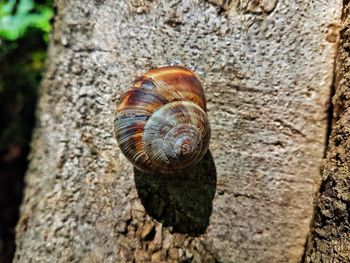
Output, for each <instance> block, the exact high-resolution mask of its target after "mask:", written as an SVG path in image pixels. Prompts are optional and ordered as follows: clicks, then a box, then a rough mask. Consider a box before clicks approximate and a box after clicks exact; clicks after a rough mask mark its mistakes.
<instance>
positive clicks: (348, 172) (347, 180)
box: [305, 1, 350, 263]
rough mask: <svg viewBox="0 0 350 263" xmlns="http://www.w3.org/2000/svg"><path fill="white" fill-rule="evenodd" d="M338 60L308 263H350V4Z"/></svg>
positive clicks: (345, 5) (345, 17)
mask: <svg viewBox="0 0 350 263" xmlns="http://www.w3.org/2000/svg"><path fill="white" fill-rule="evenodd" d="M342 20H343V21H342V24H341V25H342V26H341V31H340V32H341V35H340V36H341V38H340V43H339V50H338V55H337V60H336V78H335V89H336V90H335V96H334V98H333V105H334V113H333V125H332V133H331V136H330V141H329V146H328V150H327V157H326V159H325V160H324V162H323V164H322V171H321V179H320V185H321V187H320V189H319V192H318V194H317V197H316V199H315V214H314V219H313V221H312V225H311V231H310V235H309V238H308V244H307V250H306V254H305V255H306V256H305V262H334V263H338V262H339V263H340V262H349V260H350V192H349V189H350V155H349V153H350V90H349V86H350V61H349V57H350V49H349V47H350V4H349V3H348V1H346V2H345V3H344V9H343V19H342Z"/></svg>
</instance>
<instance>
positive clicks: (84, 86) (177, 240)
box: [15, 0, 341, 263]
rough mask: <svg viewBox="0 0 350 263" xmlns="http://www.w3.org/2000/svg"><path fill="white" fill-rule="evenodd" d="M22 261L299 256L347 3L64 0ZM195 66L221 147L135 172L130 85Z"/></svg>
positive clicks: (42, 108)
mask: <svg viewBox="0 0 350 263" xmlns="http://www.w3.org/2000/svg"><path fill="white" fill-rule="evenodd" d="M56 5H57V14H56V17H55V23H54V32H53V35H52V41H51V47H50V51H49V53H50V54H49V57H50V59H49V67H48V70H47V74H46V78H45V80H44V82H43V84H42V90H41V98H40V102H39V105H38V123H37V129H36V132H35V135H34V137H33V143H32V149H33V150H32V154H31V157H30V158H31V165H30V168H29V171H28V173H27V177H26V183H27V188H26V192H25V198H24V200H23V205H22V209H21V219H20V222H19V223H18V226H17V252H16V258H15V262H132V261H133V260H135V261H136V262H150V261H153V262H159V261H165V262H179V261H186V262H189V261H192V262H254V263H256V262H266V263H270V262H297V261H299V260H301V257H302V255H303V250H304V244H305V241H306V237H307V233H308V230H309V223H310V219H311V217H312V211H313V209H312V196H313V191H314V188H315V186H316V185H317V184H316V182H315V178H316V177H317V175H319V164H320V161H321V159H322V157H323V152H324V147H325V137H326V127H327V104H328V103H329V95H330V88H331V85H332V79H333V62H334V56H335V50H336V43H337V40H338V36H337V25H338V23H339V19H340V11H341V1H340V0H332V1H309V0H305V1H287V0H279V1H277V0H275V1H248V0H244V1H243V0H242V1H223V0H210V1H203V0H202V1H199V0H195V1H185V0H183V1H181V0H169V1H157V0H153V1H151V0H132V1H122V0H120V1H111V0H105V1H97V0H96V1H86V2H85V1H84V4H82V2H81V1H58V2H57V3H56ZM176 60H178V61H180V63H181V64H183V65H185V66H192V67H195V69H196V71H197V72H199V74H200V77H201V79H202V80H203V84H204V87H205V90H206V94H207V101H208V109H209V112H208V114H209V118H210V122H211V127H212V140H211V144H210V153H208V155H207V156H206V158H205V159H204V160H203V162H201V164H200V165H198V167H196V168H195V169H193V171H191V172H187V173H185V174H184V175H183V176H179V178H170V179H169V178H164V177H162V176H154V177H152V176H149V175H145V174H142V173H140V172H138V171H134V170H133V168H132V166H131V165H130V164H129V163H128V162H127V161H126V159H125V158H124V157H123V156H122V155H121V153H120V150H119V149H118V147H117V144H116V140H115V139H114V137H113V118H114V109H115V105H116V103H117V101H118V98H119V96H120V95H121V93H122V91H123V90H125V89H126V88H127V87H128V86H129V85H130V83H131V81H132V80H133V78H135V77H136V76H138V75H141V74H142V73H143V72H144V71H146V70H148V69H149V68H153V67H157V66H162V65H167V64H169V63H171V62H173V61H176Z"/></svg>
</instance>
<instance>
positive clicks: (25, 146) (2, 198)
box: [0, 0, 54, 263]
mask: <svg viewBox="0 0 350 263" xmlns="http://www.w3.org/2000/svg"><path fill="white" fill-rule="evenodd" d="M53 13H54V11H53V0H46V1H33V0H17V1H16V0H7V1H3V0H0V262H1V263H7V262H12V258H13V254H14V251H15V242H14V240H15V226H16V223H17V220H18V213H19V206H20V203H21V200H22V195H23V185H24V183H23V177H24V174H25V171H26V168H27V165H28V161H27V156H28V153H29V151H30V139H31V135H32V131H33V128H34V125H35V106H36V101H37V94H38V89H40V86H39V84H40V80H41V78H42V74H43V71H44V69H45V59H46V54H47V52H46V49H47V44H48V36H49V32H50V30H51V26H50V23H51V20H52V17H53Z"/></svg>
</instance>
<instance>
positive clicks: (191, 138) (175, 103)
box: [115, 66, 210, 173]
mask: <svg viewBox="0 0 350 263" xmlns="http://www.w3.org/2000/svg"><path fill="white" fill-rule="evenodd" d="M115 132H116V138H117V141H118V144H119V146H120V149H121V150H122V152H123V153H124V155H125V156H126V157H127V158H128V159H129V161H131V162H132V163H133V164H134V165H135V166H136V167H137V168H138V169H140V170H143V171H148V172H160V173H174V172H176V171H178V170H181V169H183V168H186V167H188V166H191V165H194V164H195V163H197V162H198V161H199V160H201V159H202V158H203V156H204V155H205V153H206V152H207V149H208V144H209V139H210V127H209V122H208V118H207V115H206V102H205V96H204V91H203V88H202V85H201V83H200V81H199V79H198V78H197V76H196V75H195V74H194V73H193V72H192V71H190V70H189V69H187V68H185V67H180V66H169V67H163V68H158V69H154V70H150V71H148V72H147V73H146V74H144V75H143V76H142V77H140V78H138V79H136V80H135V81H134V83H133V85H132V87H131V88H130V89H129V90H128V91H126V92H125V93H124V94H123V95H122V98H121V102H120V104H119V106H118V107H117V110H116V118H115Z"/></svg>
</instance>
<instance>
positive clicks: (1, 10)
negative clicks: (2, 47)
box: [0, 0, 53, 41]
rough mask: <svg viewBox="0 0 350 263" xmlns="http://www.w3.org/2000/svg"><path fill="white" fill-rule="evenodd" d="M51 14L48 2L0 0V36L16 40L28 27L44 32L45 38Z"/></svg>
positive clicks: (49, 27) (48, 29)
mask: <svg viewBox="0 0 350 263" xmlns="http://www.w3.org/2000/svg"><path fill="white" fill-rule="evenodd" d="M17 2H18V3H17ZM52 16H53V9H52V7H51V5H49V3H46V5H43V4H36V3H35V2H34V1H33V0H19V1H16V0H8V1H3V0H0V38H3V39H6V40H10V41H14V40H17V39H19V38H21V37H22V36H24V35H25V33H26V32H27V31H28V29H29V28H36V29H38V30H40V31H42V32H44V33H45V34H44V38H47V33H48V32H49V31H50V29H51V26H50V19H51V18H52Z"/></svg>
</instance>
